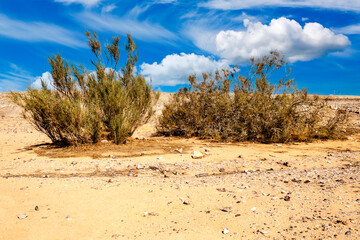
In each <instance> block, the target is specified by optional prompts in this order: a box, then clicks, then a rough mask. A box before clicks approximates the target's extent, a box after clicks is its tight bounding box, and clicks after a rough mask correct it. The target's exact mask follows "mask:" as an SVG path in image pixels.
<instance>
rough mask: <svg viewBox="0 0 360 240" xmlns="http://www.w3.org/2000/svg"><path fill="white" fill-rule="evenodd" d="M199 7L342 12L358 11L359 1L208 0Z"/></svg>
mask: <svg viewBox="0 0 360 240" xmlns="http://www.w3.org/2000/svg"><path fill="white" fill-rule="evenodd" d="M199 6H201V7H206V8H211V9H223V10H235V9H250V8H258V7H311V8H325V9H336V10H343V11H348V10H350V11H357V12H358V11H360V1H359V0H342V1H339V0H296V1H294V0H256V1H254V0H241V1H239V0H209V1H207V2H201V3H199Z"/></svg>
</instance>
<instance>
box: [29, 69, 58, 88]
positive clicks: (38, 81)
mask: <svg viewBox="0 0 360 240" xmlns="http://www.w3.org/2000/svg"><path fill="white" fill-rule="evenodd" d="M41 81H44V83H45V85H46V86H47V87H48V88H49V89H53V88H54V87H53V82H54V79H53V77H52V76H51V73H50V72H44V73H43V74H42V76H41V77H36V79H35V81H34V82H33V83H32V84H31V87H32V88H36V89H41V86H42V85H41Z"/></svg>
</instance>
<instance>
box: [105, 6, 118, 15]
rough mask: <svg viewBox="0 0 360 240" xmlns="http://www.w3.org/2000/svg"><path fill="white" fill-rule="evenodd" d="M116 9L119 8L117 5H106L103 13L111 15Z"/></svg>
mask: <svg viewBox="0 0 360 240" xmlns="http://www.w3.org/2000/svg"><path fill="white" fill-rule="evenodd" d="M116 8H117V6H116V5H115V4H110V5H106V6H104V7H103V8H102V9H101V13H103V14H104V13H109V12H111V11H112V10H114V9H116Z"/></svg>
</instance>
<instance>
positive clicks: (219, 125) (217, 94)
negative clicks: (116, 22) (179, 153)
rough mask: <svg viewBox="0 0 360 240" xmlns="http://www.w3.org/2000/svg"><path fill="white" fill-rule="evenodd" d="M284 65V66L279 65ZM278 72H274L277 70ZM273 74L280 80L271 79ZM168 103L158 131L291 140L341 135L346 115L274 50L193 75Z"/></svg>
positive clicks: (267, 140)
mask: <svg viewBox="0 0 360 240" xmlns="http://www.w3.org/2000/svg"><path fill="white" fill-rule="evenodd" d="M279 70H283V72H282V71H279ZM273 73H275V74H274V75H273ZM272 76H273V77H274V76H276V77H278V78H279V79H280V80H278V81H276V82H275V83H271V82H270V80H272V78H273V77H272ZM189 82H190V87H188V88H183V89H180V90H179V91H178V92H177V93H176V94H175V95H174V96H173V98H172V100H171V101H170V103H169V104H168V105H166V106H165V109H164V110H163V115H162V117H161V119H160V123H159V126H158V132H159V133H161V134H165V135H182V136H186V137H193V136H195V137H203V138H214V139H219V140H236V141H257V142H265V143H270V142H288V141H308V140H311V139H313V138H337V137H339V136H340V135H341V130H342V129H341V123H343V122H344V120H345V119H346V115H345V114H344V113H342V112H340V111H338V112H336V113H335V114H330V113H329V108H328V107H327V105H326V102H325V101H324V100H322V99H320V98H319V97H310V96H309V95H308V94H307V91H306V90H299V89H297V88H296V86H295V84H294V81H293V79H291V78H290V69H289V67H288V64H287V63H286V62H285V60H284V57H282V56H280V54H279V53H278V52H271V53H270V54H269V55H268V56H264V57H262V58H260V59H257V60H255V59H251V66H250V68H249V71H248V73H247V75H246V76H242V75H240V73H239V68H238V67H235V68H233V69H230V70H222V71H220V72H219V71H217V72H215V74H214V75H212V74H203V76H202V80H200V81H198V80H197V78H196V76H195V75H191V76H189Z"/></svg>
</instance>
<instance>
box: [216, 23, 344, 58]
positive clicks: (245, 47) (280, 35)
mask: <svg viewBox="0 0 360 240" xmlns="http://www.w3.org/2000/svg"><path fill="white" fill-rule="evenodd" d="M244 26H245V27H246V30H245V31H232V30H231V31H221V32H219V33H218V35H217V36H216V50H217V52H218V54H219V55H220V56H221V57H222V58H225V59H228V60H230V61H231V62H232V63H234V64H243V63H245V62H246V61H248V60H249V58H250V57H261V56H263V55H266V54H268V53H269V52H270V51H271V50H278V51H280V52H281V53H283V54H285V55H286V57H287V58H288V59H289V61H291V62H296V61H309V60H312V59H315V58H318V57H322V56H325V55H326V54H327V53H330V52H336V51H341V50H344V49H345V48H346V47H348V46H349V45H350V41H349V39H348V38H347V37H346V36H344V35H342V34H338V35H337V34H335V33H334V32H332V31H331V30H330V29H328V28H325V27H323V26H322V25H321V24H319V23H306V24H305V26H304V27H302V26H301V25H300V24H299V23H298V22H296V21H294V20H289V19H287V18H279V19H273V20H272V21H271V22H270V24H269V25H263V24H261V23H259V22H257V23H252V22H250V21H249V20H244Z"/></svg>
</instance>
